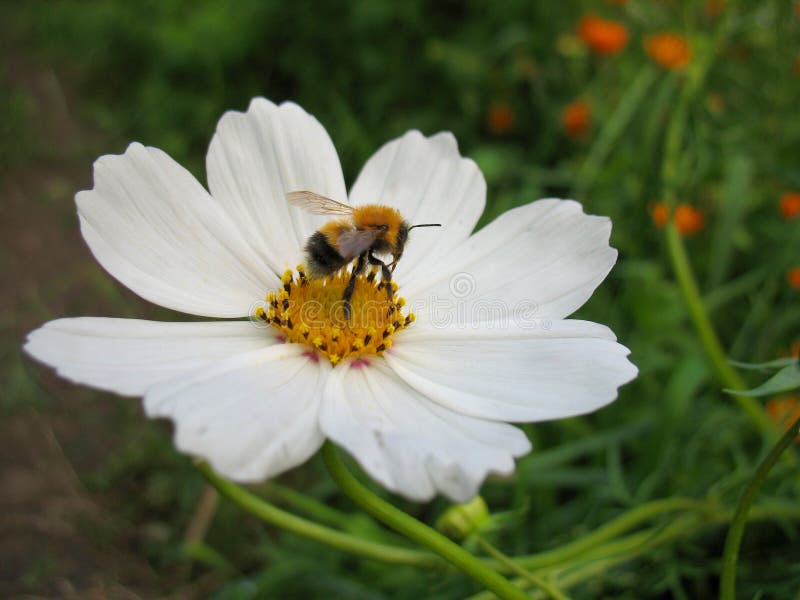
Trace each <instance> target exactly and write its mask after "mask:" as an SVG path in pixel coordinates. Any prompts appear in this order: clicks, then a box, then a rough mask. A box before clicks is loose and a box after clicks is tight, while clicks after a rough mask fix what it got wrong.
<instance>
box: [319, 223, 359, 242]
mask: <svg viewBox="0 0 800 600" xmlns="http://www.w3.org/2000/svg"><path fill="white" fill-rule="evenodd" d="M352 228H353V224H352V223H351V222H350V221H348V220H347V219H336V220H335V221H328V222H327V223H325V225H323V226H322V227H320V228H319V230H320V231H321V232H322V233H323V234H324V235H325V237H326V238H327V239H328V243H329V244H330V245H331V246H333V247H334V248H339V236H340V235H342V233H343V232H345V231H350V230H351V229H352Z"/></svg>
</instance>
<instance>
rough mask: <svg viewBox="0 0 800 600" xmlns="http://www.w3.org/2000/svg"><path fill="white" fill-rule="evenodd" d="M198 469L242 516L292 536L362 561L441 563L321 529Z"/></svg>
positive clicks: (424, 554)
mask: <svg viewBox="0 0 800 600" xmlns="http://www.w3.org/2000/svg"><path fill="white" fill-rule="evenodd" d="M197 468H198V469H199V470H200V472H201V473H202V474H203V477H205V478H206V481H208V482H209V483H210V484H211V485H213V486H214V487H215V488H216V489H217V491H219V493H220V494H222V495H223V496H225V497H226V498H228V499H229V500H231V501H232V502H233V503H234V504H236V505H237V506H238V507H239V508H241V509H243V510H244V511H245V512H248V513H250V514H251V515H253V516H255V517H257V518H258V519H261V520H262V521H264V522H266V523H269V524H270V525H275V526H276V527H280V528H282V529H285V530H286V531H289V532H291V533H294V534H296V535H299V536H302V537H305V538H308V539H311V540H314V541H315V542H319V543H321V544H325V545H327V546H330V547H331V548H335V549H337V550H341V551H343V552H349V553H351V554H355V555H357V556H362V557H364V558H371V559H374V560H379V561H382V562H386V563H392V564H402V565H409V566H414V567H426V568H431V567H437V566H439V567H441V566H442V564H443V563H442V561H441V560H440V559H439V557H437V556H436V555H433V554H429V553H427V552H419V551H417V550H411V549H406V548H397V547H393V546H387V545H385V544H378V543H375V542H370V541H367V540H363V539H361V538H358V537H355V536H352V535H348V534H346V533H342V532H341V531H336V530H335V529H330V528H329V527H325V526H323V525H319V524H317V523H314V522H313V521H308V520H306V519H303V518H301V517H298V516H296V515H293V514H291V513H288V512H286V511H283V510H281V509H279V508H277V507H275V506H272V505H271V504H269V503H268V502H266V501H264V500H263V499H261V498H259V497H258V496H256V495H255V494H251V493H250V492H248V491H247V490H245V489H244V488H241V487H239V486H238V485H236V484H235V483H233V482H231V481H228V480H227V479H224V478H222V477H220V476H219V475H217V474H216V473H215V472H214V471H213V470H212V469H211V467H209V466H208V465H207V464H206V463H199V464H198V465H197Z"/></svg>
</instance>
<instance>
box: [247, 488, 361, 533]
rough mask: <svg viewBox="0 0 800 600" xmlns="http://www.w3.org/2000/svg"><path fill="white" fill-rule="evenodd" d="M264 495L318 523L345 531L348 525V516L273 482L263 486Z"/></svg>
mask: <svg viewBox="0 0 800 600" xmlns="http://www.w3.org/2000/svg"><path fill="white" fill-rule="evenodd" d="M263 490H264V494H265V495H266V496H267V498H268V499H270V500H274V501H277V502H278V503H279V504H280V503H285V504H288V505H289V506H292V507H294V508H296V509H297V510H298V512H300V513H303V514H305V515H306V516H307V517H311V518H313V519H314V520H316V521H319V522H320V523H325V524H327V525H331V526H332V527H338V528H340V529H346V528H347V526H348V524H349V523H350V516H349V515H347V514H345V513H343V512H341V511H338V510H336V509H335V508H331V507H330V506H326V505H325V504H323V503H322V502H319V501H318V500H315V499H314V498H311V497H309V496H306V495H305V494H302V493H300V492H298V491H296V490H293V489H292V488H289V487H286V486H283V485H280V484H278V483H275V482H274V481H270V482H268V483H267V484H266V485H264V486H263Z"/></svg>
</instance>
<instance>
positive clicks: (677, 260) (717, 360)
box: [666, 223, 773, 432]
mask: <svg viewBox="0 0 800 600" xmlns="http://www.w3.org/2000/svg"><path fill="white" fill-rule="evenodd" d="M666 229H667V249H668V251H669V256H670V260H671V262H672V268H673V270H674V271H675V277H676V279H677V280H678V285H679V286H680V289H681V293H682V294H683V299H684V302H686V307H687V308H688V309H689V315H690V316H691V318H692V322H693V323H694V327H695V329H696V330H697V334H698V335H699V336H700V342H701V343H702V344H703V348H704V349H705V351H706V354H707V355H708V358H709V359H710V360H711V364H712V366H713V368H714V371H715V372H716V374H717V377H718V378H719V379H720V381H722V383H723V384H724V386H725V387H727V388H729V389H732V390H745V389H747V386H746V385H745V383H744V381H743V380H742V378H741V377H740V376H739V374H738V373H737V372H736V371H735V370H734V368H733V367H732V366H731V365H730V363H729V362H728V358H727V356H726V355H725V351H724V350H723V349H722V344H720V341H719V338H718V337H717V334H716V332H715V331H714V326H713V325H712V324H711V320H710V319H709V317H708V313H707V312H706V309H705V306H704V305H703V300H702V298H701V297H700V290H699V289H698V287H697V281H696V280H695V277H694V272H693V271H692V266H691V264H690V263H689V258H688V257H687V256H686V247H685V246H684V244H683V240H681V237H680V234H679V233H678V230H677V228H676V227H675V224H674V223H669V224H668V225H667V228H666ZM734 398H735V399H736V401H737V402H738V403H739V406H740V407H741V408H742V410H744V411H745V412H746V413H747V415H748V416H749V417H750V418H751V419H752V420H753V422H754V423H756V425H758V427H759V428H760V429H762V430H764V431H768V432H772V431H773V427H772V423H771V422H770V421H769V419H768V418H767V416H766V414H764V411H763V410H761V407H760V405H759V404H758V403H757V402H756V401H755V400H754V399H753V398H750V397H749V396H738V395H737V396H734Z"/></svg>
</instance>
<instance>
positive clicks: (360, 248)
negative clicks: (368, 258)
mask: <svg viewBox="0 0 800 600" xmlns="http://www.w3.org/2000/svg"><path fill="white" fill-rule="evenodd" d="M380 233H381V232H380V231H378V230H375V229H348V230H347V231H343V232H341V233H340V234H339V239H338V240H337V242H338V246H339V253H340V254H341V255H342V256H344V257H345V258H355V257H356V256H358V255H360V254H362V253H363V252H366V251H367V250H368V249H369V247H370V246H372V244H373V243H374V242H375V238H377V237H378V235H380Z"/></svg>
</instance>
